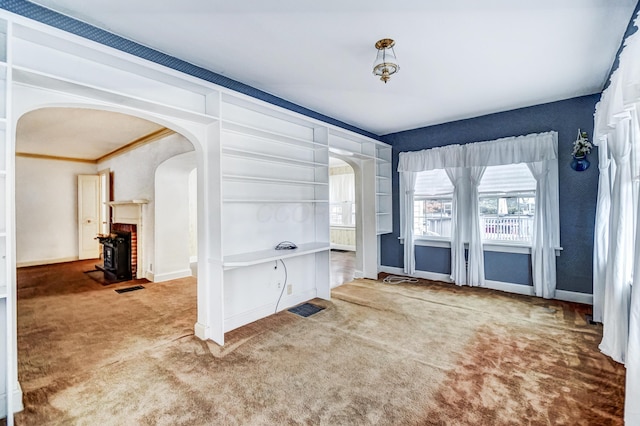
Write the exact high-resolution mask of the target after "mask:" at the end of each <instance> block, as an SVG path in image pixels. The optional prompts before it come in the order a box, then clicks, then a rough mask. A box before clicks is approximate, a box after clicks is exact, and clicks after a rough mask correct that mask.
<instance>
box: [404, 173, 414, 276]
mask: <svg viewBox="0 0 640 426" xmlns="http://www.w3.org/2000/svg"><path fill="white" fill-rule="evenodd" d="M417 175H418V174H417V173H416V172H402V173H400V179H402V182H403V189H404V191H405V193H404V212H405V220H404V228H405V229H404V273H405V274H409V275H411V274H413V273H414V272H415V271H416V253H415V247H414V245H413V240H414V235H413V194H414V193H415V188H416V177H417Z"/></svg>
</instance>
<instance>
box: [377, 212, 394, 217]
mask: <svg viewBox="0 0 640 426" xmlns="http://www.w3.org/2000/svg"><path fill="white" fill-rule="evenodd" d="M376 214H377V215H378V216H388V215H390V214H391V213H387V212H378V213H376Z"/></svg>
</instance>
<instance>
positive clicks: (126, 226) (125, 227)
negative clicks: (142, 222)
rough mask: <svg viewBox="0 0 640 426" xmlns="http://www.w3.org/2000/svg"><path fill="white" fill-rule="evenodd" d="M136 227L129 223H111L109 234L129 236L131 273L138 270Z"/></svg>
mask: <svg viewBox="0 0 640 426" xmlns="http://www.w3.org/2000/svg"><path fill="white" fill-rule="evenodd" d="M137 228H138V227H137V225H133V224H130V223H112V224H111V232H112V233H114V234H120V233H128V234H130V235H131V238H130V239H131V248H130V252H131V271H137V270H138V230H137Z"/></svg>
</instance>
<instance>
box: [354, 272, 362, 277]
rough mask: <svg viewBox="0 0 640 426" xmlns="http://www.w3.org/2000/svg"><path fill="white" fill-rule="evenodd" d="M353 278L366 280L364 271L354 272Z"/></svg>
mask: <svg viewBox="0 0 640 426" xmlns="http://www.w3.org/2000/svg"><path fill="white" fill-rule="evenodd" d="M353 278H364V272H362V271H353Z"/></svg>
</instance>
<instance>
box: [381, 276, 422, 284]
mask: <svg viewBox="0 0 640 426" xmlns="http://www.w3.org/2000/svg"><path fill="white" fill-rule="evenodd" d="M382 282H383V283H385V284H401V283H417V282H418V279H416V278H409V277H399V276H397V275H388V276H386V277H384V279H383V280H382Z"/></svg>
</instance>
